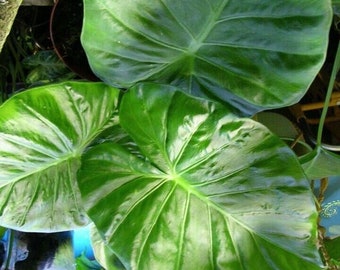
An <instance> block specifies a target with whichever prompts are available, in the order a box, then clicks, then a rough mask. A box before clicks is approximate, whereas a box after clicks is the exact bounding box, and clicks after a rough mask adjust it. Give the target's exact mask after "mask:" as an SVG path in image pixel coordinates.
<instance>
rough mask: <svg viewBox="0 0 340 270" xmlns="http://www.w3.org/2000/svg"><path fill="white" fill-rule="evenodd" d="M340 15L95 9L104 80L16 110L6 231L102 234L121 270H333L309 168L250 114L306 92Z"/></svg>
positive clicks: (208, 5)
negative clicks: (323, 252)
mask: <svg viewBox="0 0 340 270" xmlns="http://www.w3.org/2000/svg"><path fill="white" fill-rule="evenodd" d="M255 2H256V3H255ZM331 15H332V14H331V3H330V1H327V0H322V1H320V0H318V1H311V0H308V1H307V0H299V1H297V0H290V1H280V0H279V1H271V0H265V1H261V3H258V1H248V0H243V1H239V0H237V1H236V0H230V1H226V0H225V1H221V0H216V1H202V0H200V1H198V0H186V1H183V0H182V1H179V0H175V1H174V0H172V1H167V0H157V1H156V0H135V1H130V0H124V1H121V0H118V1H113V0H85V1H84V24H83V31H82V44H83V46H84V48H85V51H86V53H87V56H88V59H89V62H90V65H91V67H92V69H93V71H94V72H95V73H96V75H97V76H98V77H99V78H101V79H102V81H103V82H99V83H91V82H63V83H60V84H52V85H46V86H41V87H38V88H34V89H30V90H27V91H24V92H22V93H20V94H17V95H15V96H13V97H12V98H10V99H9V100H7V101H6V102H5V103H4V104H3V105H2V106H1V107H0V153H1V154H0V161H1V162H0V193H1V199H0V209H1V212H0V213H1V216H0V224H1V225H2V226H5V227H8V228H14V229H17V230H23V231H35V232H52V231H53V232H54V231H62V230H71V229H74V228H77V227H81V226H85V225H86V224H88V223H89V222H93V224H94V226H95V230H94V231H95V232H94V233H93V235H94V243H95V245H94V248H95V253H97V258H100V259H99V261H100V262H101V263H102V264H103V266H104V265H105V268H107V269H195V270H196V269H204V270H207V269H235V270H238V269H242V270H243V269H265V270H266V269H268V270H269V269H280V270H284V269H287V270H288V269H289V270H291V269H309V270H313V269H321V268H323V262H322V259H321V257H320V255H319V252H318V245H319V244H320V243H318V242H317V240H318V239H317V220H318V212H317V208H316V206H315V200H314V196H313V193H312V191H311V189H310V186H309V182H308V180H307V177H306V175H305V172H304V170H303V168H302V166H301V164H300V163H299V160H298V159H297V157H296V155H295V154H294V153H293V152H292V151H291V150H290V149H289V147H287V146H286V145H285V144H284V142H283V141H281V140H280V139H279V138H278V137H276V136H275V135H274V134H272V133H271V132H269V130H268V129H267V128H266V127H264V126H262V125H261V124H259V123H257V122H255V121H253V120H251V119H249V118H247V117H246V116H251V115H252V114H253V113H255V112H257V111H259V110H263V109H269V108H277V107H283V106H287V105H290V104H293V103H295V102H297V101H298V100H299V99H300V98H301V97H302V96H303V95H304V93H305V92H306V90H307V89H308V87H309V85H310V83H311V82H312V80H313V79H314V77H315V75H316V74H317V72H318V70H319V69H320V67H321V65H322V63H323V61H324V59H325V54H326V48H327V38H328V30H329V27H330V22H331ZM121 90H124V91H121ZM98 243H99V244H98ZM118 262H119V263H118Z"/></svg>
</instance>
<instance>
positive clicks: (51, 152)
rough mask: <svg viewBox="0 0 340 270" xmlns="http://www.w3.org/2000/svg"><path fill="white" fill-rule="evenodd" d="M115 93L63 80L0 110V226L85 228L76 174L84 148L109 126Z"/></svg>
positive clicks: (25, 94)
mask: <svg viewBox="0 0 340 270" xmlns="http://www.w3.org/2000/svg"><path fill="white" fill-rule="evenodd" d="M118 93H119V92H118V90H117V89H114V88H111V87H108V86H106V85H105V84H103V83H80V82H79V83H77V82H66V83H62V84H55V85H48V86H43V87H39V88H35V89H32V90H28V91H25V92H22V93H20V94H18V95H15V96H13V97H12V98H11V99H9V100H8V101H6V102H5V103H4V104H3V105H2V106H1V107H0V224H1V225H2V226H5V227H9V228H15V229H18V230H22V231H25V230H29V231H60V230H70V229H72V228H76V227H79V226H84V225H85V224H87V222H88V220H87V216H86V214H85V213H84V211H83V207H82V204H81V202H80V197H79V192H78V187H77V182H76V172H77V170H78V168H79V166H80V156H81V154H82V152H83V150H84V149H85V147H86V146H87V145H88V144H89V143H90V142H91V141H92V140H93V139H94V138H95V137H96V136H97V135H98V134H99V133H100V132H101V131H102V130H103V129H104V128H106V127H107V126H110V125H111V124H112V123H111V122H112V121H113V120H112V119H113V116H114V114H115V113H116V106H117V101H118ZM114 121H115V120H114Z"/></svg>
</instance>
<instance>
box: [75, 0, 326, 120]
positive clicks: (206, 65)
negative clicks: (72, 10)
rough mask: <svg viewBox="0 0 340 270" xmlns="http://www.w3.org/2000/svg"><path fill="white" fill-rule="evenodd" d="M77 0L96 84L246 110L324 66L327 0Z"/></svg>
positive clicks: (300, 87)
mask: <svg viewBox="0 0 340 270" xmlns="http://www.w3.org/2000/svg"><path fill="white" fill-rule="evenodd" d="M84 3H85V12H84V24H83V31H82V44H83V46H84V48H85V51H86V54H87V56H88V58H89V62H90V65H91V67H92V69H93V71H94V72H95V73H96V75H97V76H98V77H100V78H101V79H102V80H103V81H105V82H107V83H109V84H111V85H113V86H116V87H130V86H132V85H134V84H135V83H136V82H139V81H157V82H162V83H166V84H167V83H171V84H173V85H177V86H180V87H181V88H182V89H184V90H185V91H187V92H189V93H192V94H194V95H198V96H201V97H205V98H212V99H217V100H221V101H224V102H227V103H230V104H232V105H233V106H234V107H236V108H237V109H238V110H240V111H242V112H245V113H248V114H249V113H253V112H254V111H257V110H259V109H261V108H274V107H278V106H279V107H280V106H286V105H289V104H292V103H296V102H297V101H298V100H299V99H300V98H301V97H302V96H303V95H304V93H305V91H306V90H307V88H308V86H309V85H310V83H311V82H312V80H313V79H314V77H315V75H316V74H317V72H318V70H319V68H320V67H321V65H322V63H323V60H324V57H325V53H326V47H327V43H328V31H329V27H330V23H331V17H332V9H331V1H329V0H289V1H287V0H276V1H272V0H262V1H261V2H259V1H253V0H215V1H208V0H186V1H183V0H85V1H84ZM93 33H96V35H95V36H94V35H93Z"/></svg>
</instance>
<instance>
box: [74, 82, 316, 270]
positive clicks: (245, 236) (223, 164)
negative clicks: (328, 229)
mask: <svg viewBox="0 0 340 270" xmlns="http://www.w3.org/2000/svg"><path fill="white" fill-rule="evenodd" d="M119 117H120V123H121V125H122V127H123V128H124V129H125V130H126V132H127V133H128V135H129V136H130V143H127V138H128V136H125V137H124V138H125V139H126V140H124V142H123V143H120V141H119V140H111V141H106V142H103V143H102V144H100V145H97V146H94V147H92V148H91V149H90V150H89V151H87V152H86V153H85V155H84V156H83V163H82V167H81V170H80V171H79V178H78V180H79V184H80V185H79V187H80V191H81V193H82V197H83V200H84V203H85V206H86V209H87V211H88V214H89V216H90V218H91V219H92V220H93V221H94V223H95V224H96V227H97V229H98V230H99V232H100V233H101V236H102V237H103V238H104V241H105V243H107V244H108V245H109V247H110V248H111V249H112V251H113V252H114V253H115V254H116V255H117V256H118V258H119V259H120V260H121V262H122V263H123V264H124V266H125V268H127V269H138V270H142V269H148V270H149V269H186V270H190V269H193V270H197V269H202V270H209V269H214V270H216V269H233V270H238V269H240V270H246V269H249V270H253V269H261V270H272V269H280V270H286V269H287V270H291V269H309V270H316V269H320V267H321V264H322V263H321V260H320V258H319V253H318V250H317V247H316V241H317V239H316V237H317V227H316V224H317V211H316V208H315V205H314V197H313V195H312V192H311V190H310V187H309V184H308V181H307V180H306V179H305V176H304V173H303V171H302V169H301V167H300V164H299V162H298V160H297V159H296V157H295V155H294V153H293V152H292V151H291V150H290V149H289V148H288V147H286V146H285V144H284V143H283V142H282V141H281V140H279V139H278V138H277V137H276V136H274V135H273V134H272V133H270V132H269V131H268V129H266V128H265V127H264V126H262V125H261V124H259V123H257V122H254V121H252V120H250V119H242V118H237V117H235V116H234V115H232V114H230V113H228V112H227V111H226V110H225V108H224V107H222V106H221V105H219V104H217V103H212V102H209V101H206V100H201V99H195V98H192V97H189V96H187V95H185V94H183V93H181V92H178V91H176V89H174V88H172V87H170V86H158V85H153V84H142V85H138V86H136V87H134V88H133V89H130V90H129V91H128V93H127V94H125V95H124V96H123V99H122V102H121V105H120V108H119ZM129 145H133V146H134V147H132V148H129ZM136 147H138V148H139V151H135V152H136V153H137V154H135V152H134V150H136ZM131 149H133V150H131Z"/></svg>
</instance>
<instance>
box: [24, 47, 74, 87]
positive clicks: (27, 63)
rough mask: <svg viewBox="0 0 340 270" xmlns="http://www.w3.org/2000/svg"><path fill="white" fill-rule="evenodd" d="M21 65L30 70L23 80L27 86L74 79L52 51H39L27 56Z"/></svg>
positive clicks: (72, 74)
mask: <svg viewBox="0 0 340 270" xmlns="http://www.w3.org/2000/svg"><path fill="white" fill-rule="evenodd" d="M22 64H23V66H24V67H25V68H27V69H29V70H30V72H29V73H28V75H27V76H26V78H25V81H26V83H27V84H28V85H32V84H46V83H49V82H53V81H54V82H56V81H65V80H70V79H72V78H74V77H75V74H74V73H72V72H71V71H70V70H69V69H68V68H67V67H66V66H65V64H64V63H63V62H62V61H61V60H60V59H59V57H58V56H57V55H56V54H55V52H54V51H52V50H47V51H39V52H37V53H36V54H33V55H31V56H28V57H26V58H25V59H24V60H23V62H22Z"/></svg>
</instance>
